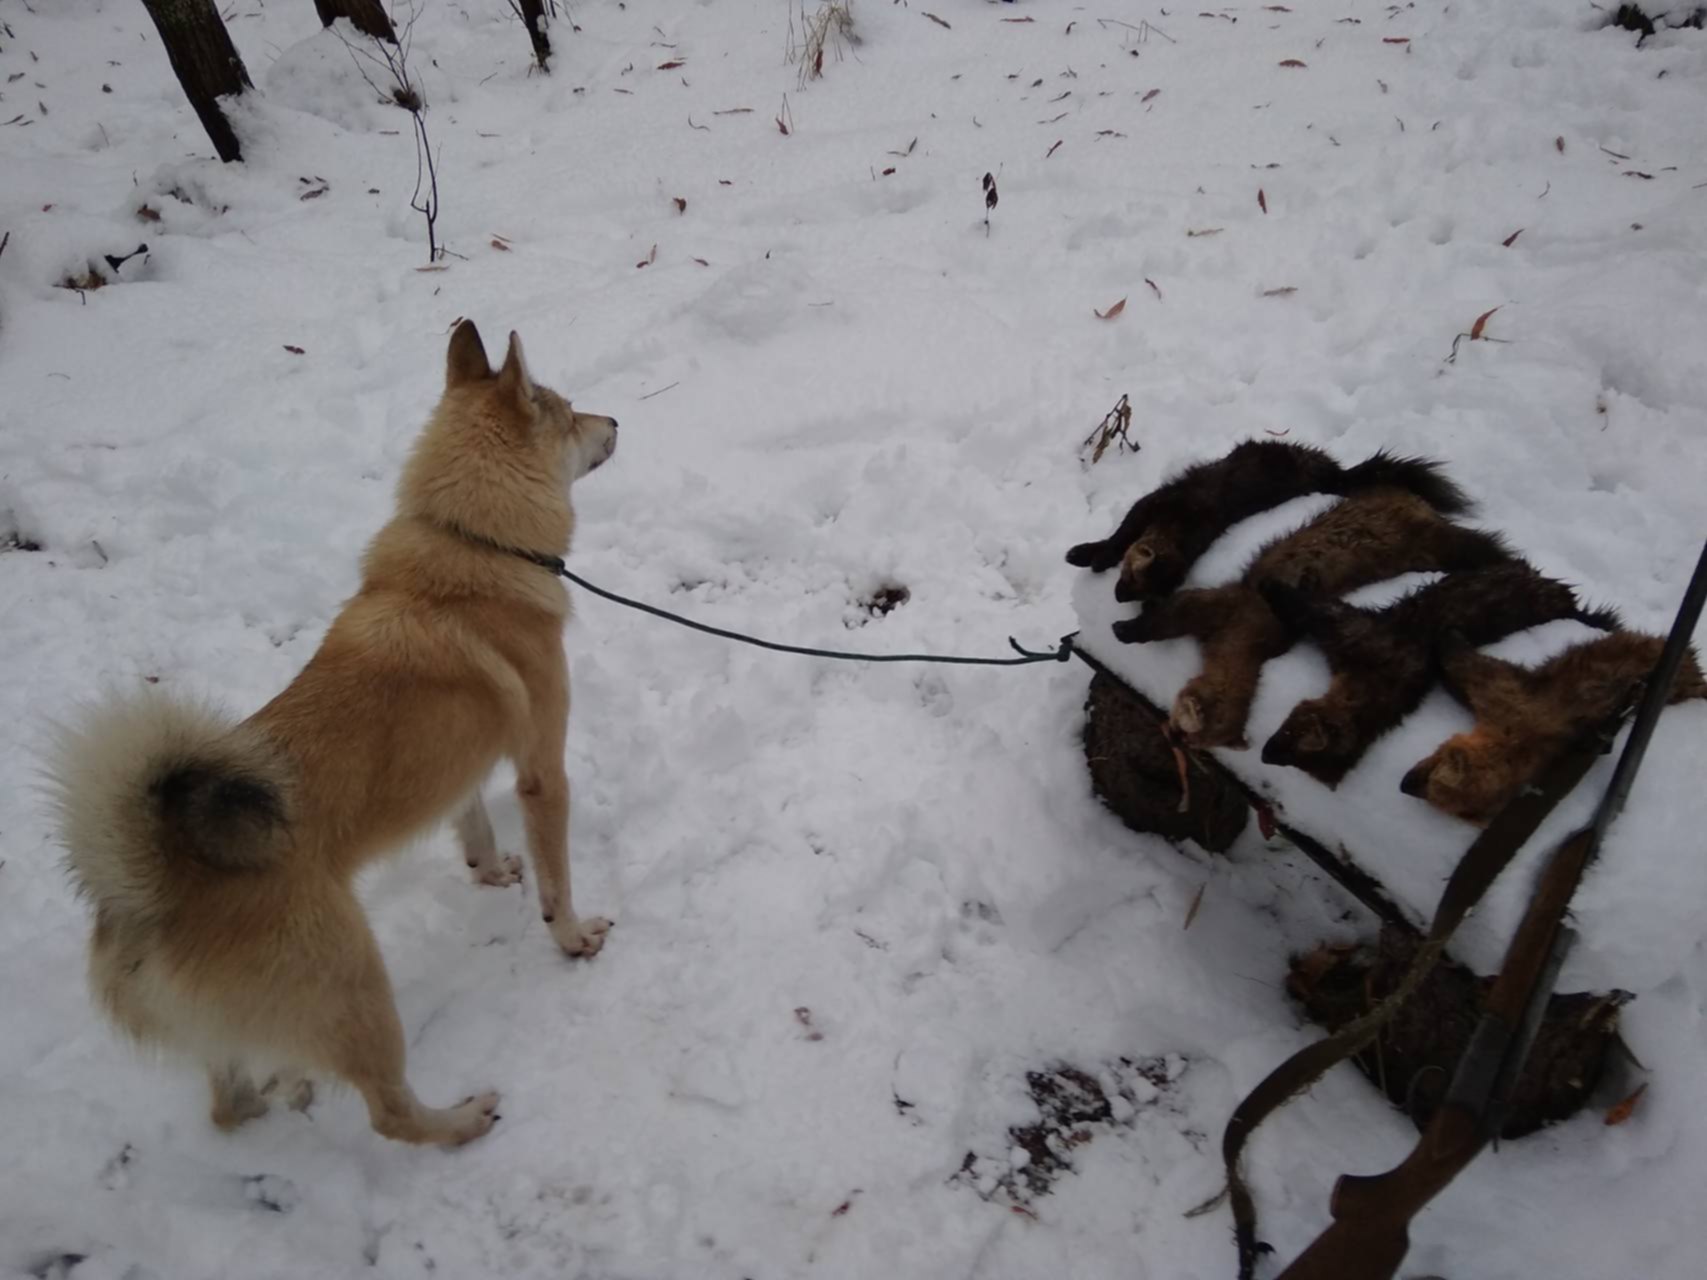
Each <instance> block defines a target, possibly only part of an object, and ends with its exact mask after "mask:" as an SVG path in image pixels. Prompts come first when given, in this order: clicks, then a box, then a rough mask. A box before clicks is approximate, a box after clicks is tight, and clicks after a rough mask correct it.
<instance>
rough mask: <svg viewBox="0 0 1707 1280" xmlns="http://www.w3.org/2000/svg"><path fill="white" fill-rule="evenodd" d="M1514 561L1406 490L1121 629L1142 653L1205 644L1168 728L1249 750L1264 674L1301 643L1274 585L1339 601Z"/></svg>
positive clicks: (1306, 530)
mask: <svg viewBox="0 0 1707 1280" xmlns="http://www.w3.org/2000/svg"><path fill="white" fill-rule="evenodd" d="M1508 559H1510V552H1508V551H1507V550H1506V547H1505V544H1504V542H1502V541H1501V540H1500V538H1499V537H1498V536H1497V535H1495V534H1491V533H1483V532H1481V531H1479V530H1475V529H1466V528H1464V527H1462V526H1461V525H1455V524H1453V523H1451V522H1450V521H1448V520H1446V519H1445V518H1443V517H1442V516H1441V515H1440V513H1439V512H1438V511H1437V510H1436V509H1435V508H1434V507H1433V506H1431V505H1430V504H1429V503H1428V502H1427V501H1425V500H1424V499H1422V498H1419V497H1417V496H1416V495H1415V494H1414V493H1410V492H1408V491H1406V490H1403V489H1391V488H1388V489H1371V490H1369V491H1367V492H1365V493H1360V494H1355V495H1353V496H1352V497H1349V498H1346V499H1345V500H1344V501H1342V502H1338V503H1336V504H1335V505H1334V506H1332V507H1330V508H1328V510H1326V511H1324V512H1323V513H1322V514H1321V515H1319V516H1317V517H1316V518H1315V519H1314V520H1312V521H1310V522H1309V523H1308V524H1306V525H1304V526H1302V527H1301V528H1298V529H1295V530H1293V531H1292V532H1291V533H1288V534H1286V535H1284V536H1282V537H1280V538H1277V539H1275V540H1274V541H1272V542H1270V543H1269V544H1268V545H1267V546H1265V547H1263V548H1262V550H1260V551H1258V552H1257V554H1256V557H1255V558H1254V559H1253V560H1252V561H1251V563H1250V566H1249V567H1248V568H1247V569H1246V570H1245V572H1244V575H1243V576H1242V577H1241V578H1240V580H1239V581H1238V582H1236V583H1230V584H1228V585H1226V586H1221V587H1209V588H1204V589H1198V590H1191V591H1181V592H1178V593H1176V594H1174V595H1171V596H1168V597H1166V598H1164V599H1162V600H1156V601H1151V602H1150V603H1148V604H1146V605H1145V606H1144V612H1143V613H1142V614H1140V615H1139V616H1138V617H1136V618H1129V619H1126V620H1124V621H1121V622H1117V623H1115V625H1114V634H1115V638H1116V639H1118V640H1121V641H1124V642H1128V643H1132V642H1136V643H1140V644H1141V643H1144V642H1145V641H1149V640H1169V639H1174V638H1176V637H1179V636H1194V637H1196V638H1197V639H1198V641H1199V642H1200V644H1201V646H1202V649H1203V671H1202V673H1201V674H1199V675H1197V676H1195V677H1193V678H1192V679H1191V680H1190V681H1188V682H1187V683H1186V685H1185V687H1184V688H1183V689H1181V690H1180V692H1179V694H1178V696H1177V697H1176V698H1175V699H1174V705H1173V710H1172V713H1171V717H1170V719H1169V724H1170V726H1171V728H1172V729H1173V730H1174V732H1175V733H1176V734H1177V735H1179V736H1180V737H1181V738H1182V739H1183V740H1184V741H1186V742H1187V743H1189V744H1190V745H1192V746H1199V747H1244V746H1246V745H1247V743H1246V741H1245V722H1246V721H1247V720H1248V719H1249V718H1250V711H1251V702H1252V700H1253V699H1254V698H1255V697H1256V690H1257V681H1258V678H1259V676H1260V675H1261V673H1262V668H1263V665H1264V664H1265V663H1266V662H1268V660H1269V659H1270V658H1276V657H1279V656H1280V655H1281V654H1283V653H1285V652H1286V651H1287V650H1288V649H1289V648H1291V647H1292V642H1293V640H1294V639H1295V633H1294V632H1293V630H1292V628H1290V627H1289V626H1287V625H1286V623H1285V622H1284V621H1283V620H1282V619H1281V618H1280V617H1279V615H1277V614H1276V613H1275V612H1274V610H1273V609H1272V608H1271V607H1270V606H1269V604H1268V602H1267V601H1266V600H1264V599H1263V595H1262V589H1263V587H1264V586H1265V585H1270V584H1274V585H1278V586H1282V587H1288V588H1291V589H1292V590H1294V591H1296V592H1299V593H1301V594H1303V595H1306V596H1316V595H1334V596H1337V595H1340V594H1341V593H1343V592H1346V591H1352V590H1355V589H1356V588H1358V587H1364V586H1368V585H1369V584H1370V583H1372V582H1380V581H1382V580H1383V579H1385V578H1391V577H1393V576H1395V575H1397V574H1400V573H1411V572H1418V571H1423V570H1441V571H1450V570H1454V569H1474V568H1479V567H1481V566H1484V565H1489V564H1498V563H1500V562H1502V561H1505V560H1508Z"/></svg>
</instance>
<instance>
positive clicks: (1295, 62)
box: [1280, 58, 1310, 67]
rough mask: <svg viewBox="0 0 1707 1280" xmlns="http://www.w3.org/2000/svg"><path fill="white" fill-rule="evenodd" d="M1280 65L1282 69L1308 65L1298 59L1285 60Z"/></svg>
mask: <svg viewBox="0 0 1707 1280" xmlns="http://www.w3.org/2000/svg"><path fill="white" fill-rule="evenodd" d="M1280 65H1281V66H1283V67H1307V66H1309V65H1310V64H1309V63H1307V62H1305V61H1303V60H1302V59H1300V58H1287V59H1286V60H1285V61H1284V62H1282V63H1281V64H1280Z"/></svg>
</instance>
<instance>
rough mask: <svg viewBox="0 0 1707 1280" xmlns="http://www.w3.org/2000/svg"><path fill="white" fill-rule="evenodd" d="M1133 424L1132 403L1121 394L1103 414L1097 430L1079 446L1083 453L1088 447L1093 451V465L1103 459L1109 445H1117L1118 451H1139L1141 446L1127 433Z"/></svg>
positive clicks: (1080, 451)
mask: <svg viewBox="0 0 1707 1280" xmlns="http://www.w3.org/2000/svg"><path fill="white" fill-rule="evenodd" d="M1131 426H1132V405H1131V403H1130V402H1129V401H1128V400H1127V398H1126V397H1125V396H1121V397H1120V400H1119V401H1118V403H1116V404H1115V406H1114V408H1112V409H1110V410H1109V411H1108V412H1107V413H1105V414H1104V415H1103V419H1102V421H1101V422H1099V423H1098V424H1097V427H1096V430H1094V431H1092V432H1091V433H1090V435H1088V436H1086V437H1085V439H1084V443H1083V444H1081V445H1080V446H1079V453H1080V454H1081V455H1082V454H1083V453H1084V451H1085V450H1086V449H1089V450H1090V451H1091V465H1092V466H1095V465H1096V464H1097V463H1098V462H1100V461H1102V455H1103V454H1104V453H1105V452H1107V450H1108V446H1109V445H1111V444H1112V445H1115V446H1116V449H1117V452H1120V453H1125V452H1126V451H1127V450H1131V451H1132V452H1133V453H1137V452H1138V448H1139V446H1137V445H1135V444H1133V443H1132V439H1131V437H1130V436H1128V435H1127V434H1126V433H1127V431H1128V430H1129V429H1130V428H1131Z"/></svg>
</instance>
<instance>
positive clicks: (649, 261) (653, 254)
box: [634, 245, 658, 268]
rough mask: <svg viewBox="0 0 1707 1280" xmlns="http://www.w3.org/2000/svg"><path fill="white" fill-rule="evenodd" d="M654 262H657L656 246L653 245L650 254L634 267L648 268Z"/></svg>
mask: <svg viewBox="0 0 1707 1280" xmlns="http://www.w3.org/2000/svg"><path fill="white" fill-rule="evenodd" d="M656 261H658V246H657V245H653V246H652V250H651V252H650V253H648V254H647V255H646V256H645V257H644V258H642V259H641V260H640V261H639V262H637V263H635V264H634V265H635V267H636V268H639V267H649V266H651V265H652V264H653V263H654V262H656Z"/></svg>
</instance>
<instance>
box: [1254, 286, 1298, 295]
mask: <svg viewBox="0 0 1707 1280" xmlns="http://www.w3.org/2000/svg"><path fill="white" fill-rule="evenodd" d="M1297 292H1298V286H1297V285H1295V284H1283V285H1281V286H1280V288H1278V289H1264V290H1263V291H1262V296H1263V297H1265V298H1290V297H1291V296H1292V295H1293V294H1295V293H1297Z"/></svg>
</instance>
